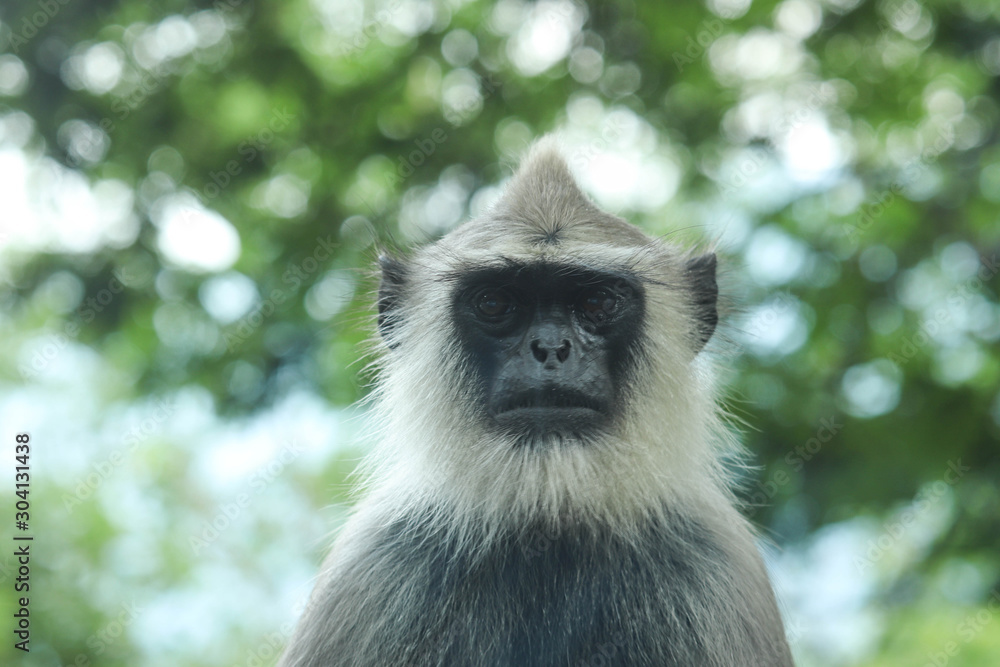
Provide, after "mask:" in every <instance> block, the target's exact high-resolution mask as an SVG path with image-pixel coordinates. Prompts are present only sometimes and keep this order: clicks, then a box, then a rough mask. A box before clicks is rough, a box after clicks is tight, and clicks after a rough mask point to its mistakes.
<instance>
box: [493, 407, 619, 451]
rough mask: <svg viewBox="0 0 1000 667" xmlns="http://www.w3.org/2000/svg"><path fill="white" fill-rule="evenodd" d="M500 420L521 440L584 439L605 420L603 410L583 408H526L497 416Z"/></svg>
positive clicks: (498, 420)
mask: <svg viewBox="0 0 1000 667" xmlns="http://www.w3.org/2000/svg"><path fill="white" fill-rule="evenodd" d="M494 419H495V420H496V423H497V424H498V425H499V426H500V428H502V429H503V430H505V431H507V432H508V433H510V434H511V435H513V436H514V437H515V438H517V440H518V441H519V442H522V443H523V442H538V441H547V440H552V441H555V442H559V441H579V442H584V441H586V440H587V439H589V438H590V437H592V436H594V435H596V434H597V433H598V432H599V431H600V430H601V428H602V426H603V425H604V423H605V421H606V420H605V417H604V415H603V414H602V413H601V412H598V411H597V410H593V409H591V408H583V407H537V406H535V407H525V408H516V409H513V410H507V411H505V412H502V413H500V414H497V415H494Z"/></svg>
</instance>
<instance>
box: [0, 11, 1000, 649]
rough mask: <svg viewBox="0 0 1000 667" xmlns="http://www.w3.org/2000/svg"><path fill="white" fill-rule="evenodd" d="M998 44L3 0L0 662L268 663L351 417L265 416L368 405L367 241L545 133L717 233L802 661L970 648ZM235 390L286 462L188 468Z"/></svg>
mask: <svg viewBox="0 0 1000 667" xmlns="http://www.w3.org/2000/svg"><path fill="white" fill-rule="evenodd" d="M998 35H1000V5H998V4H997V3H995V2H992V1H990V0H926V1H919V0H885V1H880V2H858V1H857V0H782V1H781V2H778V1H776V0H758V1H756V2H753V3H752V4H751V3H750V2H749V0H746V1H744V0H709V2H707V3H706V4H702V3H697V2H683V3H682V2H674V3H654V2H644V3H637V2H630V1H629V2H619V1H614V2H606V3H597V2H591V3H589V4H588V5H583V4H574V3H572V2H568V1H565V2H542V3H537V4H534V3H524V2H520V1H518V0H501V1H500V2H479V1H472V2H462V1H461V0H436V1H434V2H429V1H422V0H385V1H384V2H377V1H375V0H372V1H368V2H365V1H363V0H291V1H289V2H251V1H249V0H216V2H214V3H209V2H187V1H182V0H170V1H168V2H162V3H142V2H137V1H135V0H121V1H120V2H108V1H106V0H100V1H99V0H72V1H69V2H63V1H62V0H37V1H24V2H14V3H6V4H4V5H3V6H2V7H0V48H2V49H3V50H2V51H0V175H2V177H3V178H4V179H5V180H6V181H7V182H6V183H5V184H3V185H0V304H2V311H0V313H2V314H0V332H2V339H3V340H4V341H5V345H4V346H3V349H2V350H0V392H2V396H3V402H2V404H0V405H2V412H0V414H2V415H3V422H4V423H3V434H2V437H3V438H4V446H3V449H2V450H0V451H3V452H5V454H4V456H7V457H9V458H10V457H11V456H10V455H8V454H7V452H12V445H11V444H8V443H12V441H13V440H12V439H13V433H15V432H19V431H21V430H24V429H28V428H31V429H33V430H32V435H33V437H34V438H35V443H36V444H35V447H36V450H35V451H36V452H38V453H37V454H36V458H35V460H34V462H33V466H34V467H33V469H32V475H33V478H32V479H33V482H32V484H33V486H32V503H33V522H32V531H33V532H34V533H35V534H36V535H37V536H38V537H37V538H36V539H37V541H36V543H35V544H34V547H33V548H34V549H35V551H34V559H33V562H32V568H33V569H32V577H33V579H32V586H33V588H32V594H33V595H32V603H31V604H32V607H31V610H32V623H33V624H32V630H33V634H32V653H31V654H30V656H24V655H21V654H20V653H18V652H17V651H15V650H14V649H13V648H12V647H11V642H10V641H9V636H8V640H7V641H5V642H4V643H3V644H2V645H0V662H2V663H3V664H25V665H46V666H47V665H71V664H72V665H86V664H98V665H136V664H143V665H161V664H162V665H177V664H189V665H251V664H269V663H270V662H271V661H272V660H273V656H274V654H275V651H276V650H277V647H278V646H280V643H281V642H282V641H283V637H284V635H283V633H287V624H288V623H289V622H290V621H291V619H292V611H291V602H292V599H293V598H297V596H300V595H301V594H303V593H304V590H308V588H307V583H308V578H309V576H311V575H312V573H313V572H314V568H315V564H316V562H317V561H318V559H319V557H320V555H321V553H322V552H323V550H324V540H323V536H325V535H326V534H328V531H330V530H331V529H333V528H334V527H335V526H336V524H337V523H338V522H339V520H340V518H341V517H342V515H343V512H344V508H345V507H346V506H347V505H348V504H349V502H350V498H351V495H350V494H351V488H352V487H353V485H354V484H355V481H354V478H353V477H351V476H350V472H351V471H352V470H353V469H354V467H355V465H356V461H357V458H358V457H359V456H360V454H361V452H362V451H363V449H364V441H365V436H364V435H363V434H362V435H358V434H356V433H355V431H356V429H358V428H360V427H359V426H356V425H357V424H360V423H362V422H363V416H361V417H357V418H352V419H345V420H343V421H338V422H337V423H338V424H340V425H344V424H347V426H343V429H342V430H338V431H337V432H336V433H335V434H333V433H327V431H323V430H322V429H319V432H322V433H327V435H325V436H317V437H318V438H319V442H320V444H322V443H323V442H327V443H328V444H329V443H332V442H334V441H336V442H339V443H347V444H346V445H344V444H340V445H338V446H337V447H336V448H333V447H332V446H331V448H329V451H330V452H333V453H329V452H328V453H327V454H326V455H316V456H314V457H313V458H309V457H308V456H304V457H299V454H298V452H299V450H298V449H295V447H297V446H296V445H294V443H295V442H297V441H296V440H295V437H299V436H294V437H293V436H292V435H288V438H289V440H282V436H283V435H284V434H287V433H293V432H294V433H306V432H308V433H315V432H317V431H316V429H315V428H314V429H313V430H311V431H308V430H307V427H306V426H303V424H314V423H322V417H321V416H318V415H322V414H324V413H329V412H332V413H333V414H336V415H341V416H346V415H347V414H348V413H346V412H344V409H343V406H347V405H348V404H350V403H352V402H354V401H355V400H357V399H358V398H360V397H362V396H363V394H364V388H365V386H366V383H367V381H368V378H367V376H366V374H365V370H364V366H363V363H364V362H363V359H364V358H365V352H364V350H365V348H364V341H365V339H366V338H367V337H368V336H369V335H370V310H371V309H370V304H371V290H372V288H373V286H374V282H373V280H372V278H371V274H370V266H371V265H372V262H373V259H374V257H375V255H376V252H377V248H379V247H396V246H402V247H406V246H409V245H412V244H414V243H417V242H421V241H425V240H429V239H433V238H435V237H436V236H438V235H440V234H442V233H444V232H445V231H447V229H449V228H450V227H452V226H453V225H454V224H456V223H457V222H458V221H459V220H461V219H466V218H467V217H469V216H470V215H473V214H474V213H475V212H476V211H477V210H480V209H481V208H482V206H483V205H485V203H486V202H488V200H489V197H490V195H491V193H495V188H496V186H497V185H498V184H499V183H501V182H502V180H503V178H505V177H506V176H507V175H508V174H509V170H510V166H511V165H512V164H513V163H514V162H515V160H516V157H517V155H518V154H519V153H520V152H521V151H522V150H523V149H524V147H525V146H526V145H527V144H528V143H529V142H530V140H532V139H533V138H536V137H538V136H540V135H542V134H544V133H546V132H549V131H551V130H553V129H560V128H561V129H563V130H564V131H566V132H567V133H568V134H569V135H570V136H571V137H573V138H574V140H575V142H576V143H575V144H574V145H575V146H576V148H575V149H574V151H575V152H573V153H572V155H571V160H570V162H571V164H572V165H573V166H574V168H581V169H584V170H585V169H587V168H591V167H593V166H594V165H595V164H597V165H599V164H600V162H601V161H602V160H605V159H607V158H606V156H607V155H608V154H613V153H614V152H615V151H619V152H622V151H624V152H625V153H626V154H627V155H633V156H639V157H641V158H642V159H643V160H646V161H649V162H648V163H649V164H653V165H659V167H658V168H659V169H660V171H658V172H652V173H654V175H657V174H664V175H666V176H669V175H671V174H674V175H675V177H676V183H675V184H673V185H668V184H667V180H669V179H668V178H666V177H664V178H662V179H660V180H656V179H652V180H651V182H649V183H641V186H642V187H644V188H645V189H646V190H647V191H650V192H651V193H652V195H651V196H647V197H646V198H645V199H644V198H642V197H640V196H632V197H631V198H629V197H624V198H622V199H618V200H615V199H614V193H613V192H612V193H611V194H607V193H605V196H606V197H610V198H611V201H612V202H613V203H612V207H613V208H615V209H616V212H617V213H619V214H621V215H623V216H625V217H627V218H629V219H631V220H633V221H634V222H636V223H637V224H640V225H642V226H644V227H645V228H646V229H648V230H650V231H653V232H655V233H661V234H667V233H671V234H676V235H677V236H678V237H679V238H681V239H684V240H685V241H689V242H697V241H698V240H699V239H701V240H704V239H706V238H708V239H709V240H714V241H716V242H717V243H718V246H719V249H720V251H721V252H722V253H723V254H724V255H727V256H728V266H729V267H730V268H729V274H728V281H727V282H728V285H729V288H730V291H731V292H732V293H733V295H734V300H735V301H736V302H737V304H740V305H741V307H742V310H740V309H736V310H734V312H732V313H730V315H729V317H728V323H729V337H730V338H731V339H733V340H735V341H736V343H738V345H736V346H726V345H721V344H719V345H717V346H716V349H715V351H714V354H716V355H718V356H719V357H720V358H721V360H722V362H723V363H722V366H723V367H725V368H726V369H727V373H728V374H727V376H726V380H727V382H728V383H729V385H730V387H731V390H730V399H729V408H730V410H731V411H732V412H733V413H734V414H735V416H736V418H737V419H738V420H739V421H741V422H743V423H744V426H743V427H742V428H743V429H744V431H745V438H744V439H745V442H746V444H747V446H748V448H749V450H750V451H751V452H753V455H754V457H755V459H756V460H757V461H759V462H760V464H761V467H760V468H759V469H757V470H754V471H752V472H751V473H749V474H748V479H747V480H746V482H745V493H744V495H745V497H746V498H747V500H748V508H747V511H748V512H749V513H751V514H753V516H754V519H755V520H757V521H759V522H760V523H761V524H762V526H764V529H765V531H766V533H767V535H768V536H769V537H770V538H771V539H772V540H773V541H775V542H777V543H778V544H779V545H782V546H783V547H784V548H786V549H787V550H788V551H789V553H790V555H789V556H788V557H787V558H785V559H783V560H780V561H779V562H780V563H783V564H785V565H788V566H789V568H790V569H794V566H795V564H799V565H800V566H801V567H802V569H803V572H801V573H800V574H799V575H798V576H797V577H795V578H792V576H791V575H789V581H788V588H789V598H790V600H791V602H790V603H789V606H790V609H791V611H790V614H789V626H790V634H791V636H792V639H793V643H794V644H795V650H796V654H797V656H798V658H799V660H800V662H801V664H803V665H839V664H864V665H870V666H873V667H874V666H879V667H883V666H885V667H888V666H894V665H900V666H902V665H908V666H909V665H917V664H932V665H945V664H962V665H994V664H997V661H998V660H1000V642H998V640H997V637H1000V633H998V632H997V628H998V627H1000V613H998V612H1000V593H998V591H1000V490H998V479H1000V457H998V442H1000V426H998V424H1000V395H998V387H1000V348H998V346H997V341H998V339H1000V304H998V299H997V290H998V286H1000V280H998V278H997V273H998V271H1000V264H998V258H997V257H998V254H1000V212H998V209H997V204H998V203H1000V125H998V123H1000V99H998V93H1000V79H998V77H1000V37H998ZM581 146H582V147H581ZM643 164H647V162H644V163H643ZM598 173H600V172H598ZM605 173H607V172H605ZM81 174H82V176H83V180H80V179H79V175H81ZM18 175H20V176H21V177H22V180H21V181H19V180H18V179H17V178H16V177H17V176H18ZM651 178H652V177H651ZM4 188H6V189H4ZM640 189H641V188H640ZM81 192H82V193H83V194H80V193H81ZM650 192H647V193H646V194H647V195H650ZM74 193H76V194H75V195H74ZM657 193H660V194H662V196H659V197H658V195H657ZM74 197H75V198H74ZM19 202H20V204H19ZM81 202H83V203H81ZM86 202H90V203H89V204H88V205H89V206H91V209H92V210H91V209H88V208H87V206H85V205H84V203H86ZM614 202H617V205H614ZM650 202H651V203H650ZM606 205H607V203H606ZM75 230H76V231H75ZM234 232H235V234H234ZM234 244H236V245H234ZM248 295H249V296H248ZM730 348H740V349H744V350H745V352H746V353H745V354H742V355H739V356H737V355H736V354H735V352H734V350H733V349H730ZM359 360H361V361H359ZM81 387H82V388H81ZM317 397H322V400H319V399H318V398H317ZM162 405H166V406H167V408H165V409H164V408H163V407H162ZM330 406H339V407H336V408H334V407H330ZM350 414H353V413H350ZM192 415H193V416H192ZM275 415H277V416H275ZM268 419H271V422H268V423H270V426H267V427H261V428H264V429H265V430H267V429H268V428H269V429H271V430H270V431H267V432H268V433H271V434H272V435H275V438H274V439H275V440H278V441H281V442H291V443H293V449H294V451H295V456H293V457H291V458H290V461H288V462H287V464H286V462H283V461H284V459H280V458H274V459H273V460H271V463H268V460H266V459H265V461H264V463H263V464H261V465H262V466H263V467H259V466H250V469H249V470H246V469H241V472H238V473H233V477H232V479H228V478H227V481H225V483H222V482H220V483H219V485H215V486H213V483H212V482H209V481H206V480H211V479H214V477H213V476H212V475H213V471H217V470H218V468H219V465H218V461H221V460H224V461H227V462H231V461H233V460H237V459H238V458H239V456H238V455H236V456H231V457H230V458H219V459H216V458H212V457H213V456H215V455H216V454H215V453H216V452H217V451H218V443H219V442H223V441H224V442H225V443H228V445H227V446H229V449H228V450H226V451H229V452H230V454H232V452H233V451H235V452H239V451H240V450H239V447H238V446H236V445H234V444H233V443H234V442H235V443H238V442H239V438H240V437H241V436H245V437H247V439H249V440H252V439H254V438H255V437H257V436H256V435H254V434H255V433H257V432H256V431H254V430H253V429H254V428H256V427H255V426H254V425H259V424H260V423H262V422H266V421H267V420H268ZM136 425H138V426H136ZM147 426H148V427H147ZM135 428H139V431H135V430H134V429H135ZM338 428H340V427H338ZM130 429H132V430H131V431H130ZM296 429H299V430H296ZM129 433H132V435H131V436H130V435H129ZM324 438H326V440H325V441H324ZM269 451H270V450H269ZM271 454H273V455H274V456H275V457H278V455H279V454H280V451H278V452H277V453H275V452H273V451H272V452H271ZM116 455H117V456H116ZM248 456H249V455H248ZM273 461H279V462H282V463H281V465H280V466H278V467H277V468H273V469H269V468H267V466H268V465H271V464H272V463H273ZM3 463H4V465H12V464H10V463H9V462H8V461H4V462H3ZM227 465H228V463H227ZM268 470H271V473H273V474H271V473H268V472H267V471H268ZM102 471H105V472H107V471H110V472H107V474H104V472H102ZM94 475H96V477H93V476H94ZM255 475H257V477H255ZM272 477H274V478H275V479H277V482H276V483H274V484H272V483H271V481H272ZM88 479H91V480H92V482H93V483H88V482H87V480H88ZM261 479H265V480H266V481H267V484H264V485H262V486H261V487H259V488H258V487H256V486H255V481H260V480H261ZM81 485H82V486H81ZM227 485H228V486H227ZM10 488H12V487H11V485H10V483H9V482H4V483H3V484H2V485H0V489H2V491H0V492H2V493H3V494H8V493H9V491H8V489H10ZM244 496H245V497H246V499H247V502H246V503H245V504H244V503H241V501H240V500H239V499H240V498H242V497H244ZM7 497H8V496H7V495H4V498H7ZM234 503H235V504H234ZM331 503H333V505H332V506H331ZM11 505H12V502H11V503H10V505H8V506H11ZM232 508H235V509H234V510H233V511H234V512H235V514H234V515H233V516H230V515H229V514H228V512H229V509H232ZM324 508H325V509H324ZM216 519H218V520H219V521H221V522H222V523H224V524H226V525H227V526H228V525H229V523H233V524H237V523H238V524H239V525H240V528H239V530H233V531H221V533H222V534H221V535H220V536H218V538H217V539H216V538H212V539H211V540H210V541H208V542H206V544H205V548H204V549H200V548H199V547H198V546H197V542H195V543H192V541H191V537H192V536H197V535H203V534H204V531H205V526H208V525H210V524H211V523H212V522H213V521H215V520H216ZM11 530H12V529H11V528H8V527H7V526H6V524H5V525H4V528H3V529H2V530H0V538H2V539H3V543H4V544H9V543H10V542H9V541H8V537H9V534H10V531H11ZM833 534H836V535H840V536H841V537H839V538H838V539H837V540H836V541H835V545H836V546H835V548H828V547H827V546H826V545H828V544H834V541H832V540H829V541H828V540H827V536H829V535H833ZM845 535H846V537H845ZM3 551H4V552H6V551H9V550H8V549H6V547H5V548H4V549H3ZM800 556H801V558H800ZM830 560H833V561H836V562H835V563H834V564H833V565H830V563H829V562H827V563H826V565H825V566H824V567H826V569H819V565H817V564H818V563H822V562H824V561H830ZM803 563H804V564H805V565H802V564H803ZM813 567H815V569H812V568H813ZM13 568H14V564H13V562H12V560H11V559H10V557H9V556H7V557H0V579H2V580H3V583H2V589H0V590H2V593H0V616H2V617H4V618H7V619H10V618H11V614H12V613H13V611H14V609H15V597H14V595H13V592H12V590H11V588H12V586H11V581H12V573H13V572H14V571H15V570H14V569H13ZM779 569H780V568H779ZM830 572H834V573H839V576H841V577H842V579H841V580H836V579H835V580H833V582H832V583H831V581H829V580H828V579H829V577H830V576H831V575H830V574H829V573H830ZM817 573H821V576H822V577H823V578H824V579H827V580H825V581H822V582H817V581H816V578H817V576H816V575H817ZM859 582H860V583H859ZM834 585H839V586H843V587H846V588H851V589H853V588H856V587H860V592H858V593H857V595H856V596H855V597H854V598H853V600H854V601H855V602H854V603H852V604H854V606H855V607H860V609H856V608H851V609H849V610H848V611H849V612H850V613H849V614H847V613H846V612H844V607H843V606H841V607H837V606H836V604H835V603H834V602H830V599H831V598H830V595H829V594H830V590H832V589H831V588H830V587H831V586H834ZM303 586H305V589H304V590H302V587H303ZM293 589H294V591H293ZM824 591H825V593H824ZM293 592H294V593H295V595H293ZM824 596H825V597H824ZM832 597H833V598H836V597H837V596H836V595H833V596H832ZM824 601H825V602H824ZM847 606H848V607H851V605H850V604H848V605H847ZM842 612H843V613H845V614H846V615H848V616H850V617H851V618H853V619H854V620H853V621H852V622H853V623H855V626H850V627H844V628H839V629H838V624H840V623H842V616H841V615H840V614H841V613H842ZM859 619H860V621H859ZM970 619H971V620H970ZM843 622H844V623H846V621H843ZM838 633H839V634H838ZM843 637H848V638H853V639H852V641H842V638H843ZM841 644H847V645H849V648H848V649H842V646H841ZM851 647H854V648H851ZM15 661H17V662H15Z"/></svg>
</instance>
